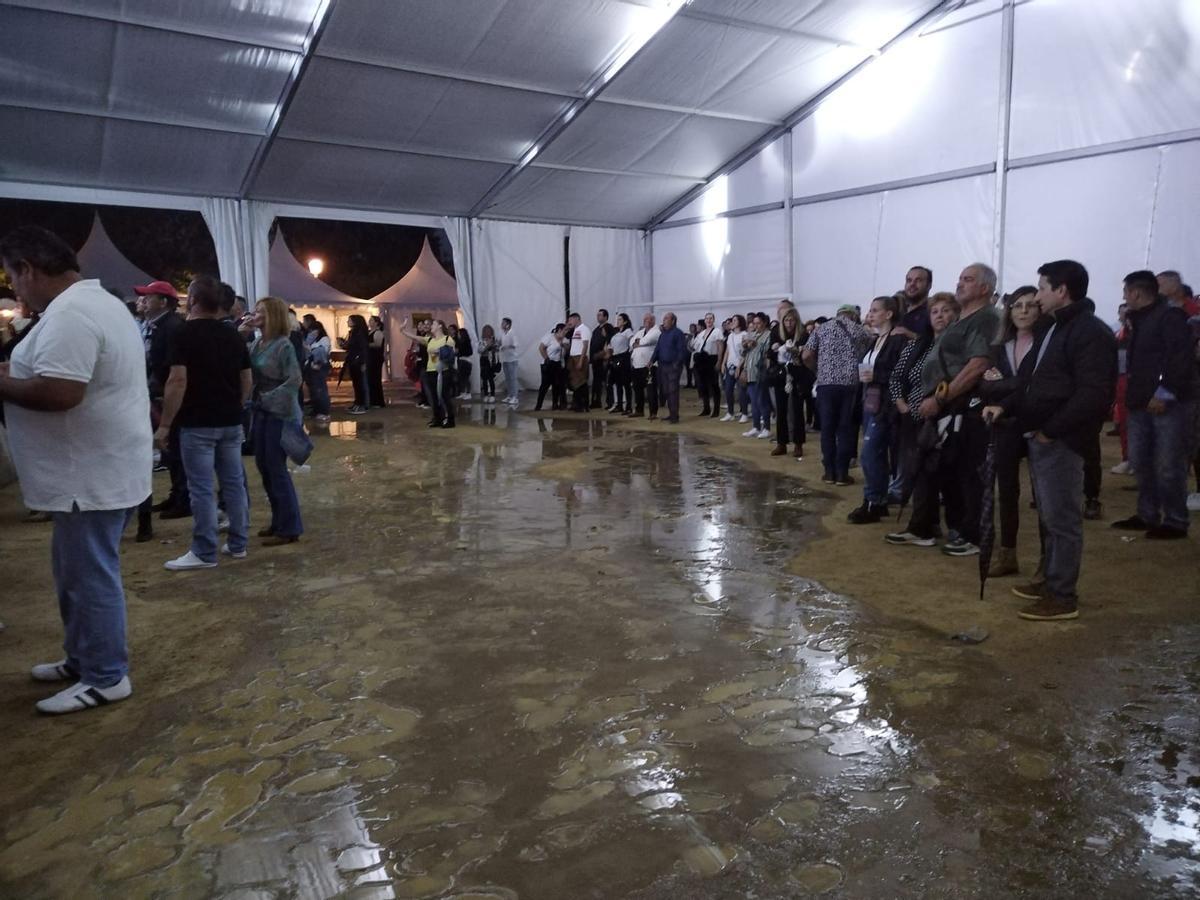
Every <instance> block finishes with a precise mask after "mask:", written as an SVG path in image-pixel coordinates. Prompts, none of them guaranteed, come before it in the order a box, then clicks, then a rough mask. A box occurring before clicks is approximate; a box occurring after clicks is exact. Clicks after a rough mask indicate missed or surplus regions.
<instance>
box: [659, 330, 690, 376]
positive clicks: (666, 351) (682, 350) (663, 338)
mask: <svg viewBox="0 0 1200 900" xmlns="http://www.w3.org/2000/svg"><path fill="white" fill-rule="evenodd" d="M687 359H688V336H687V335H686V334H684V333H683V332H682V331H680V330H679V326H678V325H677V326H675V327H674V328H664V329H662V331H661V333H660V334H659V337H658V343H657V344H655V345H654V356H653V357H652V358H651V360H650V365H654V364H655V363H656V362H657V363H662V364H663V365H667V366H669V365H681V364H683V363H685V362H687Z"/></svg>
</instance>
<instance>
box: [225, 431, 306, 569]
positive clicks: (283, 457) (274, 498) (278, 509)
mask: <svg viewBox="0 0 1200 900" xmlns="http://www.w3.org/2000/svg"><path fill="white" fill-rule="evenodd" d="M283 426H284V421H283V419H281V418H279V417H278V416H272V415H270V414H269V413H265V412H263V411H262V410H258V411H256V412H255V414H254V461H255V462H256V463H257V464H258V473H259V474H260V475H261V476H262V483H263V488H264V489H265V490H266V492H267V500H268V501H270V503H271V531H272V532H273V533H274V534H278V535H281V536H283V537H298V536H299V535H301V534H303V533H304V523H303V522H301V521H300V501H299V499H297V497H296V487H295V485H293V484H292V476H291V474H289V472H288V467H287V454H286V453H284V452H283V443H282V439H283ZM232 518H233V517H232V516H230V519H232ZM230 549H233V546H232V544H231V545H230Z"/></svg>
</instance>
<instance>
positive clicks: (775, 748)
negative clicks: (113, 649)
mask: <svg viewBox="0 0 1200 900" xmlns="http://www.w3.org/2000/svg"><path fill="white" fill-rule="evenodd" d="M456 431H457V433H455V434H453V435H449V434H446V433H443V432H438V431H435V430H425V429H423V428H421V427H420V425H419V423H418V422H417V420H416V419H415V417H414V416H412V415H411V414H393V413H392V412H391V411H389V413H388V414H387V415H380V416H375V417H366V418H360V419H357V420H350V421H345V422H334V423H331V425H330V429H329V436H330V438H332V440H320V441H319V446H318V452H317V454H316V456H315V457H314V460H313V469H312V471H311V472H309V473H307V474H306V475H305V476H303V477H302V478H300V479H298V481H299V484H300V490H301V492H302V496H303V501H304V505H305V510H306V515H307V517H308V522H309V526H308V527H309V537H308V538H306V543H304V544H302V545H299V547H298V549H297V550H296V551H295V552H293V551H288V553H290V555H283V556H275V557H268V556H266V555H265V554H263V555H259V554H255V555H253V556H252V558H251V559H250V560H249V561H248V562H247V564H246V565H245V566H243V567H241V568H236V569H235V568H234V567H232V566H227V567H222V568H221V569H219V570H218V571H217V573H214V575H213V577H212V578H211V579H209V580H207V581H202V580H201V579H191V580H189V581H187V582H181V581H179V580H178V579H175V580H172V579H170V578H169V577H166V576H164V575H163V574H162V573H161V572H160V571H158V570H157V569H156V568H155V566H154V565H153V562H156V561H157V560H156V558H155V560H153V561H152V560H150V559H149V558H147V559H146V560H145V561H144V562H143V561H142V560H141V558H140V557H139V558H135V559H131V562H130V566H131V568H132V570H133V571H132V572H131V577H130V580H131V583H132V585H133V589H134V590H137V591H139V592H140V593H141V594H142V595H144V596H146V597H147V598H150V597H153V598H155V600H156V602H160V603H162V604H166V605H167V611H166V612H164V613H162V615H163V618H162V620H161V625H160V626H158V627H159V628H160V632H159V633H158V635H157V637H158V640H159V646H158V647H157V648H155V649H154V650H151V649H150V648H144V649H143V651H142V652H143V653H144V654H151V653H159V654H167V655H169V654H171V653H181V652H184V650H183V648H184V647H185V646H186V645H187V644H188V643H189V642H190V641H191V634H190V632H189V629H188V628H186V627H181V622H184V621H186V620H181V619H180V615H181V613H182V610H183V609H184V608H187V609H191V608H192V607H194V606H196V605H197V604H202V605H203V606H204V608H203V609H198V610H197V611H196V613H195V614H196V615H198V616H204V615H208V614H210V613H211V614H212V615H213V616H215V618H214V619H213V622H214V623H220V624H217V625H214V628H216V629H217V630H216V631H214V632H213V633H215V634H219V633H220V630H219V629H221V628H227V629H234V630H237V629H247V630H251V629H252V630H253V639H252V641H250V642H249V643H248V644H242V645H240V646H238V647H234V648H232V649H228V650H225V649H223V648H222V644H221V642H220V641H214V642H213V643H212V644H211V646H208V647H206V648H205V649H204V650H203V651H202V656H201V660H202V664H203V665H205V666H207V667H209V668H211V670H212V671H211V677H210V678H209V679H208V680H207V681H204V682H203V683H202V684H201V685H200V686H199V687H197V688H196V689H195V690H194V691H193V692H190V693H189V694H188V695H187V697H186V700H187V702H186V703H179V702H178V700H179V698H178V697H176V698H174V699H172V700H167V699H166V698H159V697H156V696H155V694H154V688H153V687H152V686H151V685H150V684H147V685H146V690H144V691H142V692H141V693H140V694H139V696H138V703H136V704H135V703H130V704H128V705H127V706H125V707H123V708H122V709H121V710H119V711H117V710H114V711H112V712H111V713H106V714H105V715H107V716H108V718H107V719H99V718H98V719H96V720H95V722H96V727H97V728H99V729H101V731H100V732H98V733H99V734H100V735H101V736H102V735H103V733H104V732H103V730H102V729H104V728H113V729H120V730H121V731H122V733H123V734H124V737H125V740H124V743H123V747H121V748H112V747H110V748H108V749H107V750H103V749H102V750H100V751H98V752H96V753H95V754H93V755H91V756H90V759H91V760H92V764H91V765H90V767H89V768H88V769H87V770H86V771H71V772H69V773H67V774H65V775H64V774H62V773H58V778H57V779H56V780H54V781H53V782H51V783H50V784H47V780H48V778H49V776H50V775H52V774H54V773H53V772H42V771H39V770H38V769H37V768H35V767H32V766H30V765H29V759H28V758H26V759H25V761H24V762H25V765H26V769H25V770H24V771H23V772H22V773H21V777H22V778H24V779H25V780H27V782H28V784H26V785H25V786H22V787H18V786H17V785H16V784H15V783H14V784H13V789H12V791H11V792H9V793H8V795H7V797H8V799H7V800H4V799H0V812H2V813H3V816H4V822H5V837H6V845H7V846H6V848H5V849H3V850H0V886H2V885H9V886H11V888H12V890H14V891H16V892H17V893H15V894H13V896H26V895H28V896H39V895H45V896H71V895H74V896H82V895H83V894H84V893H87V892H89V891H90V890H93V889H94V890H96V891H98V892H100V893H105V894H107V895H111V896H122V897H138V896H147V897H149V896H172V897H176V896H195V897H209V896H217V897H225V898H234V897H236V898H239V900H250V898H255V900H258V898H263V900H265V898H275V897H280V898H282V897H335V896H348V897H354V898H381V900H383V898H387V900H399V898H415V897H460V898H466V897H476V898H514V897H521V898H554V900H559V898H573V897H604V898H607V897H642V898H679V897H689V898H693V897H695V898H703V897H749V896H757V897H793V896H803V895H808V894H817V893H822V892H826V891H829V892H832V893H834V894H837V893H839V892H840V894H841V895H843V896H851V897H879V898H885V897H886V898H891V897H897V896H922V897H988V898H993V897H1008V896H1013V897H1016V896H1029V897H1043V896H1044V897H1063V896H1097V897H1098V896H1135V895H1136V896H1158V895H1161V896H1169V895H1171V894H1172V893H1173V892H1177V891H1186V890H1188V889H1189V888H1190V887H1195V886H1196V884H1197V880H1196V879H1197V872H1198V871H1200V870H1198V868H1197V858H1198V856H1200V842H1198V840H1197V808H1198V800H1197V781H1196V776H1195V773H1196V768H1195V765H1196V759H1195V756H1194V753H1195V751H1194V749H1192V748H1191V747H1187V746H1184V745H1179V746H1178V747H1177V749H1176V751H1175V755H1174V756H1173V757H1168V758H1166V759H1165V760H1161V759H1160V760H1159V761H1158V762H1157V763H1156V765H1157V766H1158V771H1157V772H1156V773H1155V772H1151V771H1150V770H1149V769H1147V768H1146V767H1144V766H1140V765H1138V764H1137V763H1135V762H1133V761H1130V762H1129V769H1128V771H1127V772H1124V773H1123V774H1126V775H1128V774H1131V773H1133V772H1137V773H1139V775H1138V777H1140V778H1144V780H1143V781H1141V782H1139V783H1138V784H1137V785H1133V786H1130V785H1128V784H1126V783H1124V782H1123V781H1122V780H1121V778H1120V777H1118V776H1119V775H1121V774H1122V773H1118V772H1115V771H1114V769H1113V768H1112V767H1111V766H1109V767H1105V766H1103V765H1097V764H1096V762H1095V757H1097V756H1098V755H1102V754H1101V753H1100V751H1098V750H1096V749H1095V748H1094V747H1093V744H1094V742H1096V741H1098V740H1099V739H1100V731H1098V730H1097V729H1098V728H1100V727H1102V726H1095V725H1094V724H1091V723H1084V722H1078V721H1073V720H1072V719H1071V718H1070V713H1069V712H1067V713H1065V714H1062V715H1056V716H1055V717H1050V718H1048V717H1047V709H1046V708H1044V707H1042V706H1041V705H1040V703H1041V701H1039V700H1033V699H1031V698H1030V697H1029V696H1028V695H1026V694H1021V693H1018V694H1015V695H1014V694H1013V693H1012V692H1011V689H1010V687H1008V686H1007V685H1006V684H1005V683H1004V680H1003V679H1002V678H1000V677H998V676H997V673H996V672H995V670H994V669H993V668H991V667H990V666H989V665H988V664H987V663H986V662H984V661H982V660H981V658H980V656H979V654H977V653H973V652H972V651H971V649H970V648H963V647H959V646H957V645H948V643H947V642H946V641H945V640H944V636H940V635H929V634H926V633H923V632H921V631H920V630H919V629H915V628H909V627H905V626H901V625H898V624H897V623H891V622H887V621H886V620H885V619H882V618H880V617H878V616H876V615H871V614H869V613H867V612H866V611H864V610H863V609H861V608H860V607H859V606H858V605H857V604H855V603H854V602H853V601H851V600H848V599H846V598H842V597H839V596H836V595H833V594H830V593H829V592H828V591H826V590H824V589H823V588H822V587H821V586H820V585H818V584H815V583H813V582H811V581H809V580H807V579H804V578H800V577H793V576H790V575H787V574H786V573H785V564H786V562H787V561H788V559H789V558H790V557H791V556H792V555H793V554H794V553H795V551H796V548H797V547H798V545H799V542H801V541H803V540H805V539H806V538H807V537H809V536H811V535H812V534H813V533H814V529H815V527H816V521H817V517H816V516H815V515H814V510H815V509H816V508H817V506H818V504H819V503H820V498H819V497H816V496H814V495H813V494H811V493H810V491H809V489H808V488H807V487H806V486H805V485H804V484H803V483H801V482H800V481H798V480H795V479H790V478H787V477H784V476H781V475H776V474H771V473H767V472H762V471H757V470H747V469H746V468H745V467H744V466H741V465H738V464H735V463H732V462H729V461H725V460H722V459H719V458H717V457H715V456H713V455H711V454H710V453H708V452H706V451H705V449H704V446H703V445H702V444H700V443H698V442H696V441H695V440H693V439H690V438H687V437H684V436H682V435H678V434H668V433H657V434H647V433H641V432H632V433H631V432H628V431H622V430H621V429H620V427H619V426H616V425H614V424H611V423H608V422H605V421H592V420H588V419H585V418H570V417H560V418H557V419H551V418H544V419H538V418H533V417H530V416H528V415H520V414H514V413H511V412H509V411H508V410H495V409H481V408H479V407H475V408H474V409H473V410H472V411H471V412H470V414H469V415H466V416H463V417H462V418H461V419H460V428H459V429H457V430H456ZM309 538H311V540H310V539H309ZM231 601H232V602H231ZM172 603H177V604H180V609H179V610H176V611H175V614H174V615H168V613H169V612H170V606H169V605H170V604H172ZM187 604H192V606H187ZM219 604H224V608H225V609H226V610H227V611H226V612H225V613H222V607H221V605H219ZM241 604H253V610H252V612H251V613H250V614H249V615H250V617H249V618H247V619H243V620H239V619H237V616H239V615H243V612H242V610H241V609H240V605H241ZM150 614H151V613H149V612H148V613H147V615H150ZM195 621H196V620H193V627H195ZM172 629H174V630H172ZM1193 671H1194V661H1193ZM1194 700H1195V697H1194V692H1193V695H1192V696H1191V697H1190V698H1188V704H1187V705H1186V706H1185V707H1184V708H1185V709H1192V710H1194V709H1195V703H1194ZM1130 715H1132V716H1134V717H1135V718H1136V716H1137V713H1131V714H1130ZM1156 715H1158V707H1148V708H1147V709H1146V710H1145V715H1144V716H1142V718H1143V719H1145V720H1147V721H1150V720H1152V719H1153V718H1154V717H1155V716H1156ZM1176 724H1177V725H1178V724H1179V723H1176ZM1192 726H1193V731H1194V720H1193V721H1192ZM10 727H11V725H10ZM1183 727H1185V728H1186V727H1187V726H1186V725H1184V726H1183ZM1114 728H1117V726H1115V725H1114ZM1123 730H1128V729H1127V728H1125V726H1121V727H1119V728H1117V730H1116V732H1114V734H1113V735H1107V734H1106V735H1105V740H1108V741H1110V744H1111V746H1110V745H1107V744H1106V745H1105V746H1106V748H1107V751H1111V755H1115V756H1121V757H1122V758H1126V757H1127V756H1128V753H1127V750H1128V747H1127V746H1126V745H1125V744H1121V743H1120V739H1119V737H1117V736H1116V735H1117V734H1120V733H1122V731H1123ZM78 734H81V735H83V734H88V732H87V730H86V729H85V728H81V729H80V731H79V732H78ZM1107 751H1106V752H1107ZM10 777H11V775H10ZM1150 798H1154V801H1155V802H1154V803H1153V804H1151V803H1150V802H1149V799H1150ZM1064 884H1069V885H1073V887H1071V888H1070V889H1069V890H1067V891H1066V892H1065V893H1064V892H1063V891H1064V889H1063V885H1064ZM97 886H98V887H97ZM1076 888H1078V889H1076ZM1131 891H1132V892H1134V893H1129V892H1131Z"/></svg>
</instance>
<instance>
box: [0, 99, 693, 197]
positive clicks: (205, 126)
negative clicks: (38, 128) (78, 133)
mask: <svg viewBox="0 0 1200 900" xmlns="http://www.w3.org/2000/svg"><path fill="white" fill-rule="evenodd" d="M0 109H21V110H26V111H28V112H52V113H59V114H60V115H64V116H87V117H88V118H91V119H116V120H117V121H119V122H138V123H141V124H145V125H160V126H163V127H165V128H190V129H192V130H194V131H211V132H214V133H216V134H240V135H245V136H247V137H255V138H261V137H262V129H261V128H238V127H237V126H233V125H218V124H215V123H212V122H179V121H168V120H165V119H163V118H162V117H161V116H151V115H139V114H138V113H131V112H113V111H111V110H101V109H84V108H83V107H78V106H71V105H69V104H66V103H4V102H0ZM697 180H699V179H697Z"/></svg>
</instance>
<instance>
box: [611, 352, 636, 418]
mask: <svg viewBox="0 0 1200 900" xmlns="http://www.w3.org/2000/svg"><path fill="white" fill-rule="evenodd" d="M631 372H632V364H631V362H630V354H629V353H618V354H617V355H616V356H614V357H613V358H612V359H611V360H609V366H608V380H609V384H610V386H611V387H612V391H613V401H614V403H615V404H616V408H617V409H620V410H626V409H633V391H632V389H631V384H630V373H631Z"/></svg>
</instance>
